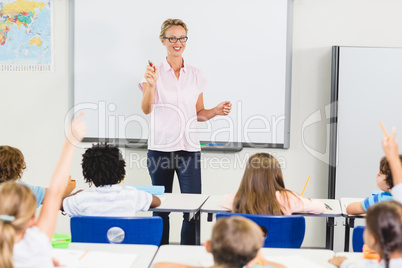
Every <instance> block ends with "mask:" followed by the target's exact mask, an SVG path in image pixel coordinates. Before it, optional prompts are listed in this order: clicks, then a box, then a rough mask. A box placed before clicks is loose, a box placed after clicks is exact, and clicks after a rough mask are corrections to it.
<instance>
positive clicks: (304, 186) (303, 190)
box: [301, 175, 311, 195]
mask: <svg viewBox="0 0 402 268" xmlns="http://www.w3.org/2000/svg"><path fill="white" fill-rule="evenodd" d="M310 176H311V175H308V178H307V181H306V184H304V188H303V191H302V193H301V195H303V193H304V190H305V189H306V186H307V183H308V180H309V179H310Z"/></svg>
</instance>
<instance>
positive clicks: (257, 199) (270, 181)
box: [233, 153, 293, 215]
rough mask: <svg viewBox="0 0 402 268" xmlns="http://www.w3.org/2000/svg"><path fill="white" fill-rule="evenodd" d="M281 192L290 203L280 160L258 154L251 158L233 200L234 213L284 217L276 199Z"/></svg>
mask: <svg viewBox="0 0 402 268" xmlns="http://www.w3.org/2000/svg"><path fill="white" fill-rule="evenodd" d="M276 191H279V192H280V193H281V194H282V196H283V197H284V200H285V202H288V201H289V200H288V194H293V192H291V191H289V190H287V189H285V183H284V182H283V176H282V170H281V167H280V164H279V162H278V160H277V159H276V158H275V157H273V156H272V155H270V154H267V153H257V154H254V155H252V156H251V157H250V159H249V160H248V162H247V166H246V170H245V171H244V175H243V179H242V181H241V183H240V187H239V190H238V191H237V193H236V195H235V198H234V200H233V212H235V213H245V214H271V215H282V214H283V212H282V210H281V206H280V204H279V202H278V200H277V198H276Z"/></svg>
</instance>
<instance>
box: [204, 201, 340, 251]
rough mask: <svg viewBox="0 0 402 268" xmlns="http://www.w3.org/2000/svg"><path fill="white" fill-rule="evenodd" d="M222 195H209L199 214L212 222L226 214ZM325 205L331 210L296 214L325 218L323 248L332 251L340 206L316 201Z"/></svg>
mask: <svg viewBox="0 0 402 268" xmlns="http://www.w3.org/2000/svg"><path fill="white" fill-rule="evenodd" d="M221 199H222V195H211V196H210V197H209V198H208V200H207V201H206V202H205V203H204V205H202V207H201V213H203V212H204V213H208V221H212V217H213V214H216V213H219V212H228V210H227V209H225V208H223V207H221V205H220V203H221ZM318 200H320V201H322V202H324V203H325V204H327V205H328V206H329V207H330V208H331V209H332V210H331V209H327V210H326V211H325V212H324V213H322V214H304V213H303V214H297V215H303V216H306V217H326V218H327V230H326V240H325V248H327V249H333V247H334V241H333V232H334V226H335V220H334V217H341V216H342V210H341V205H340V203H339V201H338V200H336V199H318Z"/></svg>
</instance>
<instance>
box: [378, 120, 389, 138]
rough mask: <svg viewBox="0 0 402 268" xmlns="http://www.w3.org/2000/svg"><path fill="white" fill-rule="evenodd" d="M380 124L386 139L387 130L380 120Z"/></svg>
mask: <svg viewBox="0 0 402 268" xmlns="http://www.w3.org/2000/svg"><path fill="white" fill-rule="evenodd" d="M380 126H381V128H382V131H383V132H384V134H385V137H387V140H389V135H388V132H387V130H386V129H385V127H384V125H383V124H382V122H381V121H380Z"/></svg>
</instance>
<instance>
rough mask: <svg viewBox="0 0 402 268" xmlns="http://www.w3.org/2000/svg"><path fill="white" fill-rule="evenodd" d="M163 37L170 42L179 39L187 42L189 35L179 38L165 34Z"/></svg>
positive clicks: (181, 41)
mask: <svg viewBox="0 0 402 268" xmlns="http://www.w3.org/2000/svg"><path fill="white" fill-rule="evenodd" d="M163 39H167V40H169V42H170V43H176V42H177V40H179V41H180V43H186V42H187V40H188V37H187V36H183V37H179V38H177V37H166V36H165V37H163Z"/></svg>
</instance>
